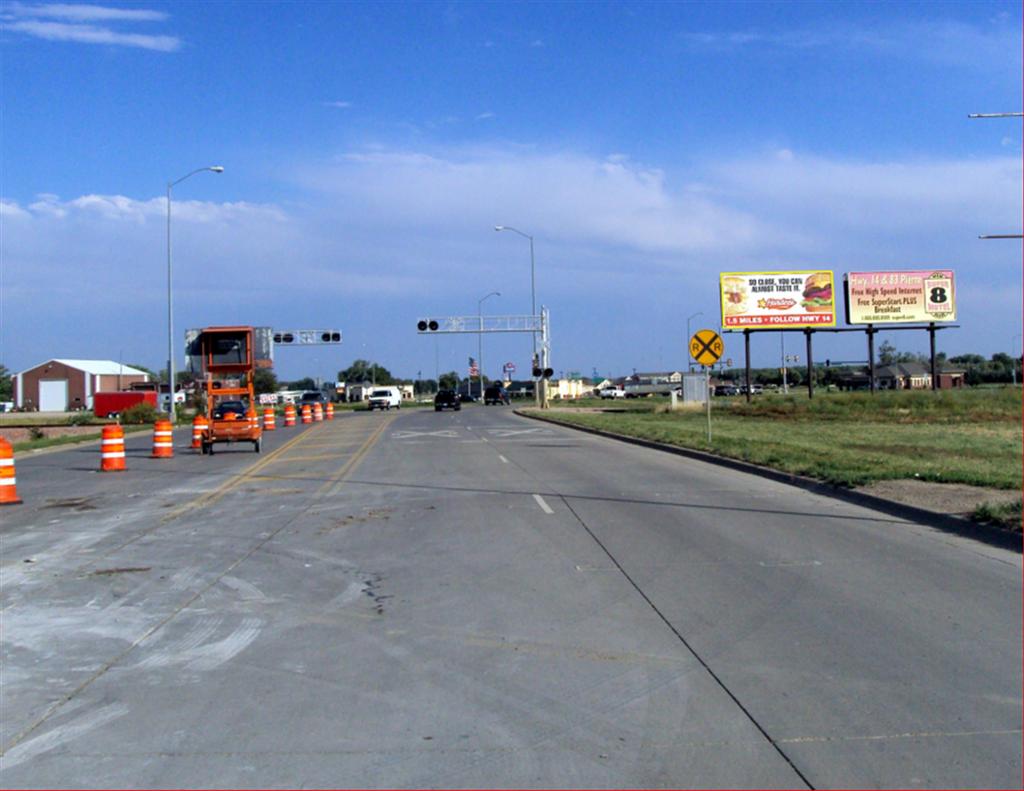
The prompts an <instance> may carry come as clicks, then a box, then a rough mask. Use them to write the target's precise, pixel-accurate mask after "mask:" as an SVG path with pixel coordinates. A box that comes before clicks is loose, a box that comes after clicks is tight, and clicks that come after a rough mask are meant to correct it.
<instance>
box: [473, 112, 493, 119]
mask: <svg viewBox="0 0 1024 791" xmlns="http://www.w3.org/2000/svg"><path fill="white" fill-rule="evenodd" d="M497 117H498V116H497V115H496V114H495V113H492V112H486V113H480V115H478V116H477V117H476V119H475V120H477V121H490V120H492V119H494V118H497Z"/></svg>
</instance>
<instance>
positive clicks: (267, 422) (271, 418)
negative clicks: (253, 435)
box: [263, 407, 277, 431]
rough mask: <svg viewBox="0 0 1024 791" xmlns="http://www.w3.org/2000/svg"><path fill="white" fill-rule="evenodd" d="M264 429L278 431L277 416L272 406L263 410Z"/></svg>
mask: <svg viewBox="0 0 1024 791" xmlns="http://www.w3.org/2000/svg"><path fill="white" fill-rule="evenodd" d="M263 430H264V431H277V416H276V415H275V414H274V410H273V409H271V408H270V407H267V408H266V409H264V410H263Z"/></svg>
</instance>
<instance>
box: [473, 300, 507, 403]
mask: <svg viewBox="0 0 1024 791" xmlns="http://www.w3.org/2000/svg"><path fill="white" fill-rule="evenodd" d="M500 296H501V292H500V291H492V292H491V293H490V294H487V295H486V296H483V297H480V299H478V300H477V301H476V317H477V321H479V322H480V327H479V330H480V331H479V332H478V333H477V336H476V341H477V346H476V365H477V378H478V379H479V380H480V399H481V400H483V397H484V313H483V307H484V300H485V299H487V297H500ZM485 403H486V402H485Z"/></svg>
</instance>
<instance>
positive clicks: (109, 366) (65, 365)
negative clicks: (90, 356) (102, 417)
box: [12, 360, 150, 412]
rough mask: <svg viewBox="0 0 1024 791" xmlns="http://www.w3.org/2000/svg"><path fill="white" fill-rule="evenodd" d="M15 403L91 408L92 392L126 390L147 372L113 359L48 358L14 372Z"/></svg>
mask: <svg viewBox="0 0 1024 791" xmlns="http://www.w3.org/2000/svg"><path fill="white" fill-rule="evenodd" d="M12 378H13V379H14V406H15V408H18V409H34V410H39V411H40V412H66V411H68V410H75V409H92V397H93V394H94V393H99V392H110V391H117V390H128V389H129V388H130V387H131V386H132V385H133V384H138V383H142V382H148V381H149V380H150V376H149V374H147V373H146V372H145V371H140V370H139V369H138V368H132V367H131V366H130V365H123V364H121V363H119V362H116V361H115V360H47V361H46V362H44V363H40V364H39V365H35V366H33V367H31V368H27V369H25V370H24V371H21V372H19V373H16V374H15V375H14V376H13V377H12Z"/></svg>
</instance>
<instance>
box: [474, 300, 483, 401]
mask: <svg viewBox="0 0 1024 791" xmlns="http://www.w3.org/2000/svg"><path fill="white" fill-rule="evenodd" d="M482 305H483V300H480V302H479V303H478V305H477V318H478V319H479V320H480V331H479V332H478V333H477V336H476V378H477V381H478V382H479V383H480V398H481V400H482V399H483V397H484V314H483V313H482V312H481V310H482V309H481V306H482Z"/></svg>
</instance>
